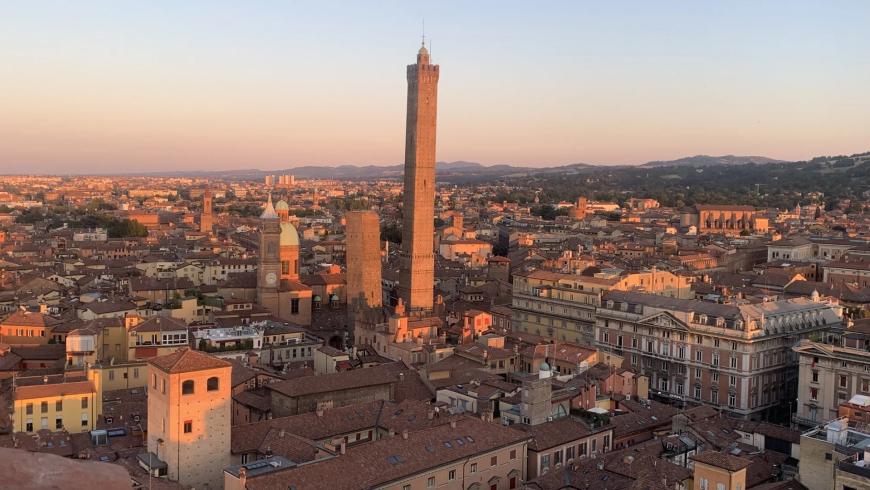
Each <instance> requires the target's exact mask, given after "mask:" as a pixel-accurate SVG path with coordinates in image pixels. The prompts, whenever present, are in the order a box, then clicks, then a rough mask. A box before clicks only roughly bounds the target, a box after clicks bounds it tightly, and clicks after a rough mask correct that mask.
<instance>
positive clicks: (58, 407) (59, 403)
mask: <svg viewBox="0 0 870 490" xmlns="http://www.w3.org/2000/svg"><path fill="white" fill-rule="evenodd" d="M54 411H55V412H63V400H58V401H56V402H54Z"/></svg>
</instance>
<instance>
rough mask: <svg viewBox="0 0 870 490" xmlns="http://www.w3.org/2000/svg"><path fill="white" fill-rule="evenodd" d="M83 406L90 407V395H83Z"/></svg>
mask: <svg viewBox="0 0 870 490" xmlns="http://www.w3.org/2000/svg"><path fill="white" fill-rule="evenodd" d="M82 408H88V397H86V396H83V397H82Z"/></svg>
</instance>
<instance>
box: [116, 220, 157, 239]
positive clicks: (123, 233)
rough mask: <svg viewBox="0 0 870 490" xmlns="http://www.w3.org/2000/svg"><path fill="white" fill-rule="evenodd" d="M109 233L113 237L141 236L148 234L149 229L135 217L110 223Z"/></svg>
mask: <svg viewBox="0 0 870 490" xmlns="http://www.w3.org/2000/svg"><path fill="white" fill-rule="evenodd" d="M108 233H109V236H110V237H112V238H141V237H146V236H148V229H147V228H145V225H143V224H142V223H139V222H138V221H136V220H134V219H123V220H120V221H119V220H114V221H113V222H112V223H110V224H109V227H108Z"/></svg>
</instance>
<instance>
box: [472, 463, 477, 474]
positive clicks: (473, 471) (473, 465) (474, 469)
mask: <svg viewBox="0 0 870 490" xmlns="http://www.w3.org/2000/svg"><path fill="white" fill-rule="evenodd" d="M471 472H472V473H477V463H471Z"/></svg>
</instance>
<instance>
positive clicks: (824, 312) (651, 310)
mask: <svg viewBox="0 0 870 490" xmlns="http://www.w3.org/2000/svg"><path fill="white" fill-rule="evenodd" d="M841 325H842V310H841V308H840V307H839V306H838V305H836V304H833V303H829V302H826V301H821V300H820V299H819V298H818V297H815V298H813V299H806V298H798V299H793V300H784V301H771V302H766V303H759V304H753V305H741V306H735V305H720V304H716V303H709V302H704V301H696V300H683V299H676V298H665V297H661V296H654V295H650V294H640V293H633V292H622V291H611V292H609V293H607V294H605V295H604V297H603V299H602V304H601V307H599V308H598V310H597V312H596V324H595V330H596V345H597V346H598V347H599V348H601V349H605V350H607V351H608V352H613V353H615V354H617V355H620V356H624V357H625V359H626V360H627V361H628V364H629V365H630V366H631V367H632V368H634V369H639V370H640V372H641V373H642V374H644V375H646V376H649V378H650V392H651V393H652V394H654V395H657V396H661V397H665V398H676V399H681V400H692V401H694V402H701V403H705V404H709V405H712V406H715V407H718V408H721V409H723V410H726V411H728V412H731V414H732V415H735V416H741V417H747V418H753V419H755V418H758V417H760V416H761V414H762V412H763V411H764V410H766V409H769V408H773V407H777V406H780V404H782V403H786V404H787V403H788V402H789V401H793V400H794V399H795V395H796V394H795V393H794V388H793V387H794V386H796V385H797V383H796V378H797V375H798V373H797V363H796V362H795V359H794V356H793V354H792V353H791V348H792V347H793V346H794V345H796V344H797V343H798V342H799V341H800V339H802V338H803V339H805V338H809V337H811V336H815V335H819V334H822V333H824V332H826V331H828V330H831V329H836V328H839V327H841Z"/></svg>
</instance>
